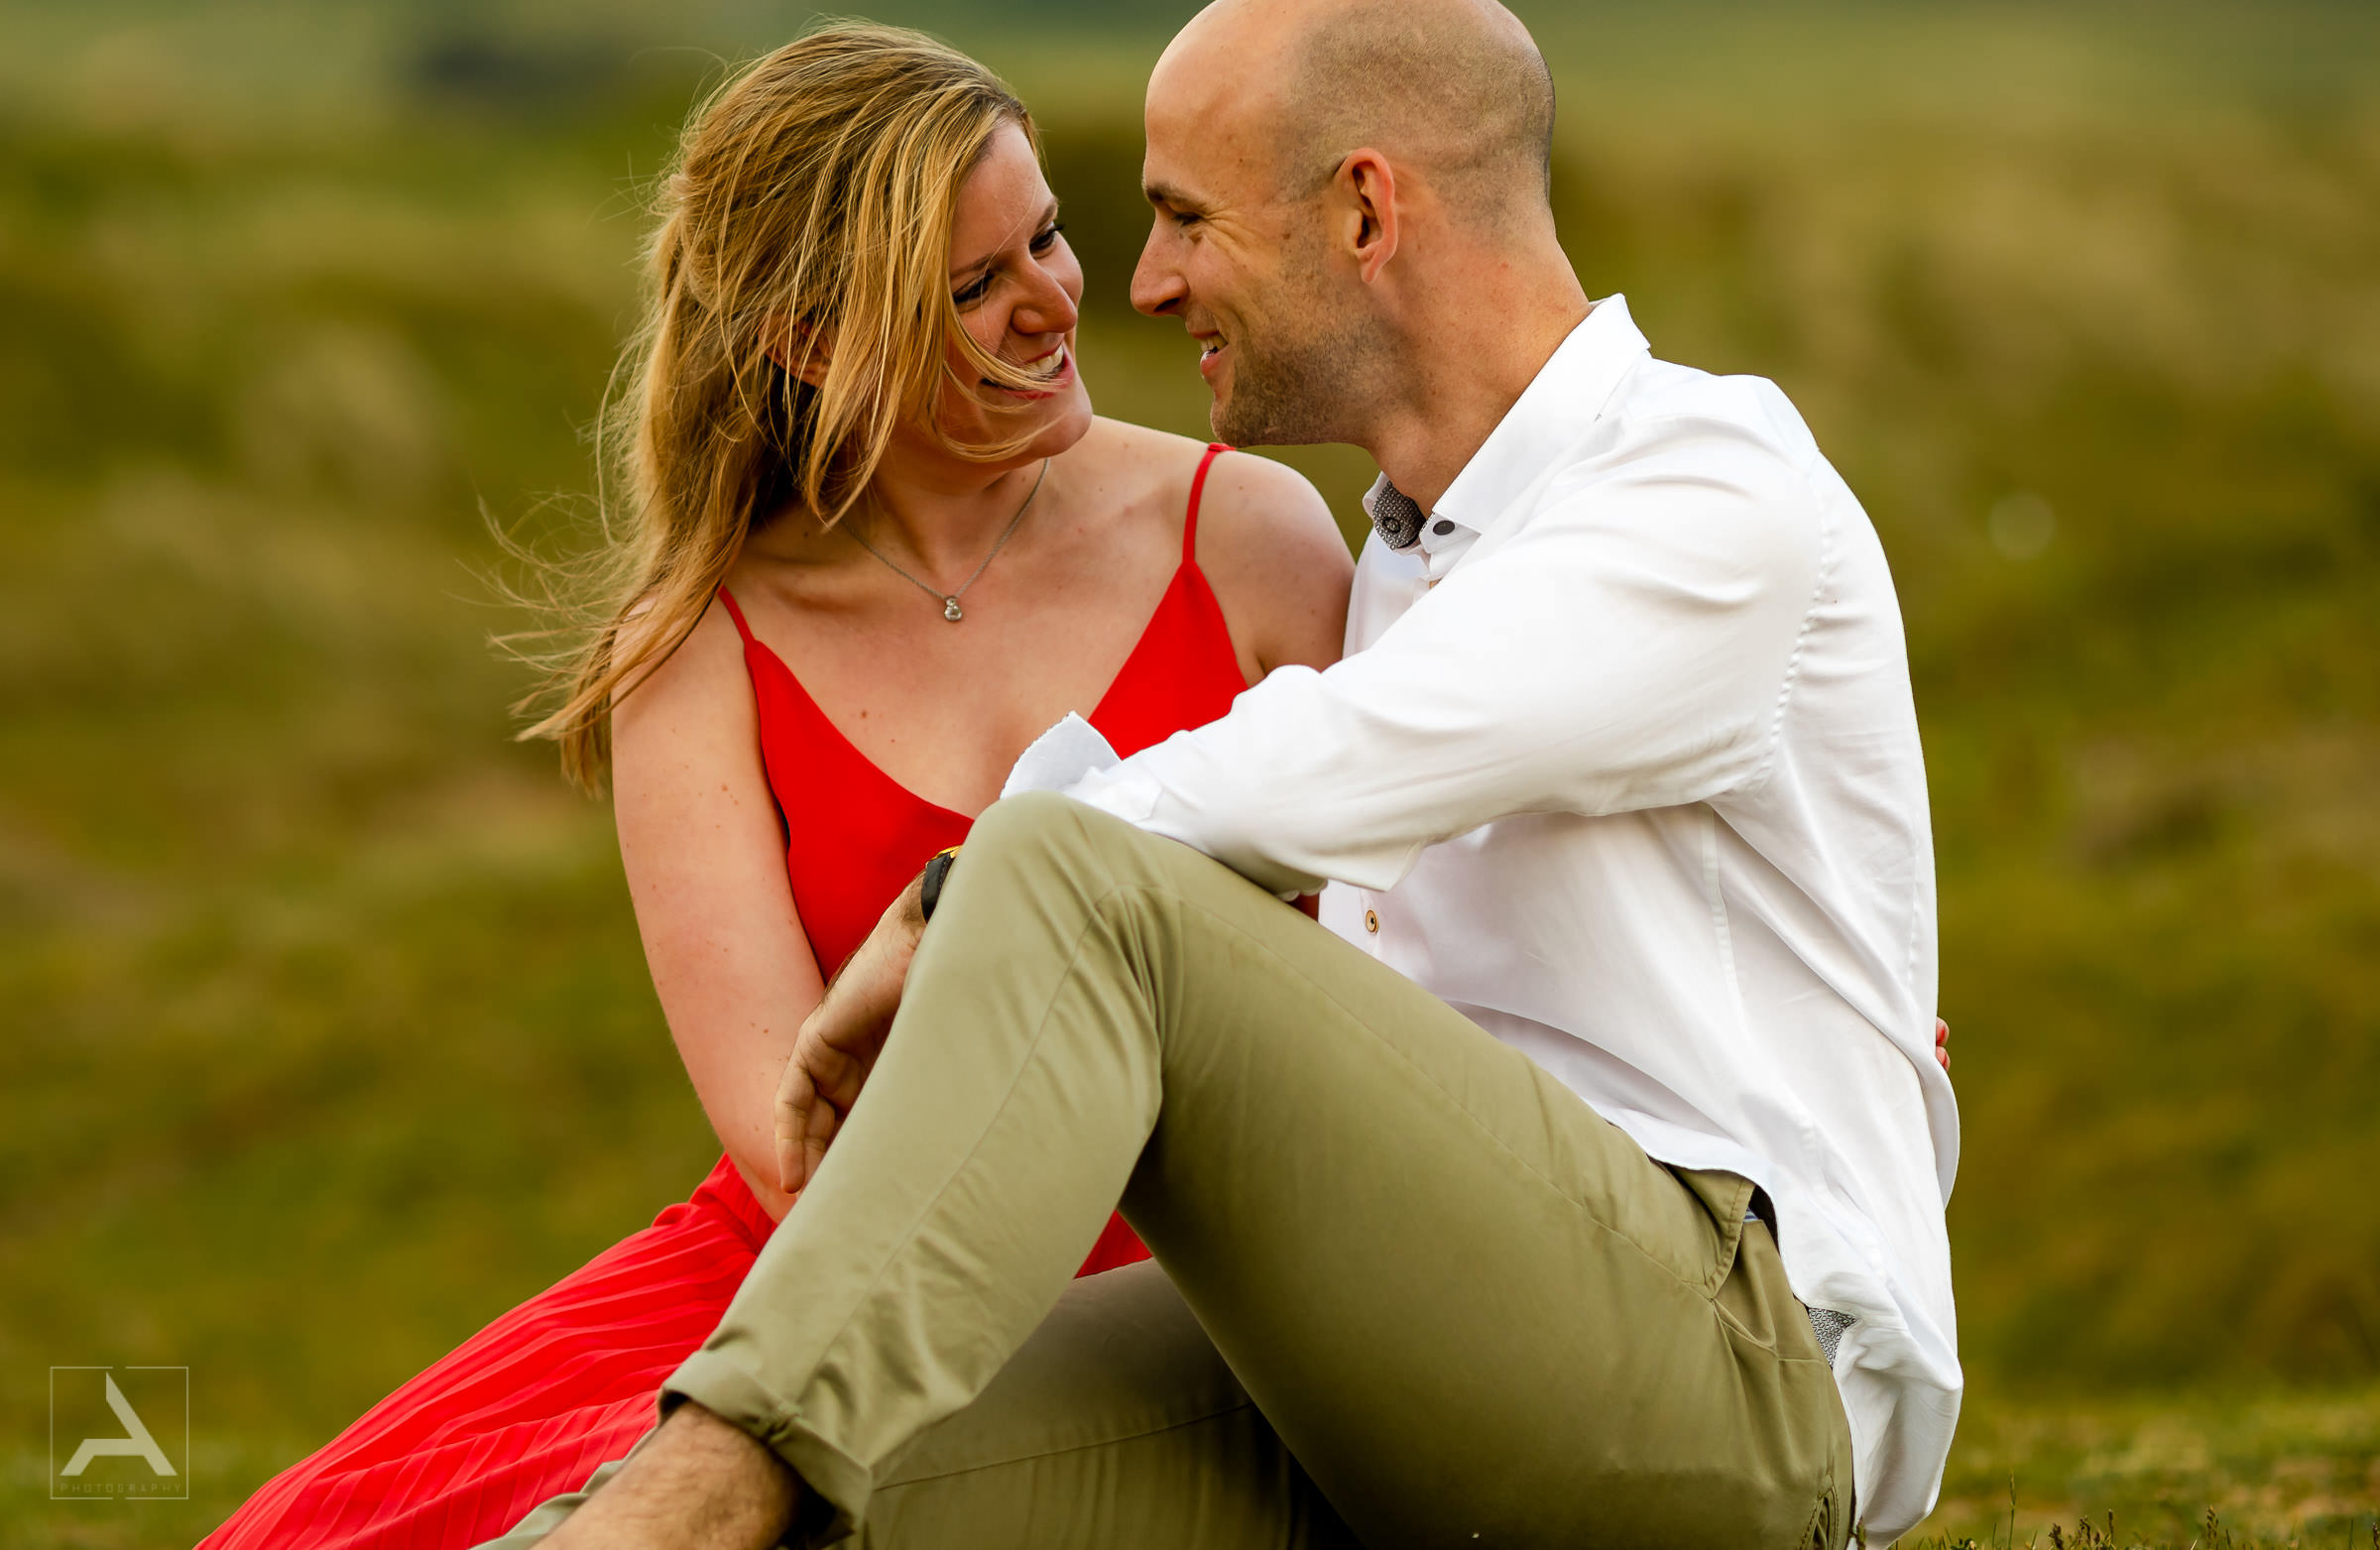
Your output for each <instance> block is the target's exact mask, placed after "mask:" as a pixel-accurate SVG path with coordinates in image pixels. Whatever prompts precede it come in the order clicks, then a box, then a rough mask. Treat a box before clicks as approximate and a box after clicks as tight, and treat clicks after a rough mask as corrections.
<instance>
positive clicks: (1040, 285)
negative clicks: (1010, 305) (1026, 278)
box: [1009, 268, 1079, 334]
mask: <svg viewBox="0 0 2380 1550" xmlns="http://www.w3.org/2000/svg"><path fill="white" fill-rule="evenodd" d="M1033 273H1034V275H1035V276H1036V277H1037V279H1036V283H1035V284H1034V286H1033V288H1032V290H1031V291H1030V292H1028V293H1027V294H1026V295H1025V296H1024V297H1023V298H1021V299H1019V300H1018V301H1017V303H1016V309H1015V310H1014V311H1013V312H1012V313H1011V314H1010V318H1009V326H1010V327H1011V328H1013V329H1014V330H1015V331H1016V332H1018V333H1027V334H1040V333H1064V332H1065V331H1066V330H1067V329H1069V328H1072V327H1073V326H1074V323H1075V318H1076V317H1077V316H1078V315H1079V314H1078V311H1077V309H1076V307H1075V303H1074V298H1073V297H1071V296H1069V295H1067V293H1066V288H1065V287H1064V286H1062V285H1060V284H1059V283H1058V279H1057V277H1056V276H1055V275H1052V274H1051V273H1050V272H1049V271H1047V270H1045V269H1039V268H1036V269H1035V270H1034V271H1033Z"/></svg>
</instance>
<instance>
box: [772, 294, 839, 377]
mask: <svg viewBox="0 0 2380 1550" xmlns="http://www.w3.org/2000/svg"><path fill="white" fill-rule="evenodd" d="M761 350H762V352H763V353H764V354H766V355H767V356H768V357H769V358H770V359H771V360H773V361H774V362H775V363H776V364H777V367H778V369H779V370H781V371H788V372H791V373H792V374H793V375H794V376H796V377H798V378H800V379H801V380H802V381H803V382H806V383H808V384H809V385H810V386H811V387H813V388H815V387H817V386H818V385H819V384H820V383H822V382H824V381H825V380H826V365H827V358H826V340H825V336H824V334H823V333H822V331H821V330H819V329H817V328H814V327H812V326H811V325H809V324H808V323H805V322H801V321H800V320H798V319H796V318H795V317H793V316H792V315H791V314H790V313H786V312H771V313H770V314H769V319H768V321H767V322H765V323H763V324H762V325H761Z"/></svg>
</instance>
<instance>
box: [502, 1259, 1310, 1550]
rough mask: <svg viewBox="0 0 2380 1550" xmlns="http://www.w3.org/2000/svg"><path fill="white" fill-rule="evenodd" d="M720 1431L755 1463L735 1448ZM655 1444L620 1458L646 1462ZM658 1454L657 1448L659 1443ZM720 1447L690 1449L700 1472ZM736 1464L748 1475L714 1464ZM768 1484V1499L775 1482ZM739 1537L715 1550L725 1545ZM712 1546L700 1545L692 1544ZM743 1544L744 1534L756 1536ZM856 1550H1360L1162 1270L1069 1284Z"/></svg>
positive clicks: (556, 1505)
mask: <svg viewBox="0 0 2380 1550" xmlns="http://www.w3.org/2000/svg"><path fill="white" fill-rule="evenodd" d="M711 1427H712V1428H716V1429H719V1430H720V1431H722V1432H723V1433H724V1438H725V1439H733V1440H734V1442H735V1443H736V1444H737V1448H736V1449H735V1450H734V1451H735V1452H738V1453H740V1452H742V1451H743V1450H745V1449H749V1448H750V1447H751V1444H750V1443H749V1442H747V1441H746V1440H745V1439H744V1438H743V1436H742V1434H741V1433H738V1432H735V1431H732V1430H725V1429H724V1428H723V1427H722V1425H721V1423H719V1422H716V1421H714V1422H712V1423H711ZM656 1435H657V1434H656V1433H651V1432H649V1433H647V1434H646V1437H645V1439H644V1440H643V1441H642V1442H640V1443H639V1444H638V1446H637V1448H636V1449H635V1450H634V1451H633V1452H632V1453H631V1454H630V1458H631V1459H639V1458H642V1457H644V1456H645V1455H648V1454H653V1453H654V1452H655V1450H654V1440H655V1437H656ZM667 1440H668V1439H663V1441H664V1442H666V1441H667ZM722 1440H723V1439H722V1437H721V1436H720V1435H717V1434H716V1433H713V1432H711V1431H709V1430H706V1432H705V1433H704V1434H702V1435H701V1436H700V1437H698V1438H697V1439H694V1440H691V1441H690V1442H688V1443H687V1444H686V1448H687V1451H688V1452H689V1453H690V1454H692V1455H693V1457H691V1458H688V1459H686V1460H685V1461H684V1462H685V1463H687V1464H688V1465H690V1466H692V1467H700V1465H701V1464H702V1463H704V1462H706V1461H705V1460H704V1458H703V1455H704V1453H705V1451H706V1450H712V1449H717V1448H718V1447H719V1445H720V1443H721V1441H722ZM626 1462H627V1461H619V1462H615V1463H611V1464H606V1465H605V1466H604V1467H603V1468H602V1469H600V1470H598V1471H596V1472H595V1475H594V1478H593V1479H591V1480H590V1481H588V1482H587V1484H586V1486H585V1487H584V1488H583V1489H582V1490H575V1491H571V1492H570V1493H568V1494H567V1495H561V1496H556V1497H554V1498H553V1499H552V1500H550V1501H548V1502H546V1503H545V1504H544V1505H542V1506H540V1507H539V1508H537V1510H536V1511H535V1512H533V1513H531V1514H530V1516H529V1517H528V1518H526V1519H525V1520H523V1521H522V1522H521V1523H520V1524H519V1525H518V1526H517V1527H515V1528H514V1529H513V1530H512V1532H510V1533H508V1534H506V1535H505V1536H504V1537H503V1538H501V1539H498V1540H494V1541H491V1542H490V1543H489V1544H488V1545H486V1546H484V1547H482V1550H530V1547H532V1546H535V1545H539V1544H542V1543H543V1542H544V1540H545V1537H546V1536H547V1535H548V1534H551V1533H552V1532H553V1531H554V1530H555V1529H557V1528H559V1527H560V1526H561V1525H562V1524H563V1523H564V1522H566V1521H568V1520H569V1518H570V1517H571V1516H572V1515H573V1514H574V1513H576V1511H577V1510H578V1509H579V1508H580V1507H581V1506H584V1505H585V1504H586V1503H587V1502H588V1501H589V1500H590V1499H593V1498H595V1497H596V1496H597V1493H598V1492H599V1491H601V1490H602V1489H603V1488H604V1487H605V1486H606V1485H607V1484H608V1483H609V1482H610V1481H611V1480H612V1479H613V1478H615V1477H616V1476H617V1475H618V1474H619V1473H620V1471H621V1470H622V1469H623V1468H624V1467H625V1464H626ZM707 1462H710V1463H712V1464H713V1465H719V1464H726V1465H730V1466H732V1465H734V1464H739V1463H747V1462H749V1461H747V1460H744V1459H740V1458H735V1457H732V1456H730V1457H725V1458H721V1457H719V1456H718V1455H717V1454H716V1453H713V1454H712V1456H711V1457H710V1458H709V1460H708V1461H707ZM768 1484H774V1483H773V1482H772V1483H768ZM692 1500H693V1504H692V1506H691V1509H690V1511H689V1510H687V1509H686V1508H685V1507H684V1506H682V1505H673V1504H666V1503H662V1504H653V1505H654V1506H657V1509H658V1511H659V1512H660V1514H661V1516H662V1517H663V1518H665V1519H667V1520H668V1525H669V1526H670V1527H672V1528H675V1527H680V1526H683V1524H684V1523H685V1521H686V1520H687V1518H688V1517H689V1516H692V1517H696V1518H702V1517H711V1518H714V1519H716V1518H725V1519H728V1520H734V1519H738V1518H742V1517H745V1516H748V1515H749V1513H748V1512H747V1510H746V1509H747V1508H749V1507H752V1506H754V1505H756V1503H755V1502H754V1501H752V1500H751V1499H750V1498H747V1497H743V1496H741V1495H739V1494H736V1493H732V1492H731V1493H727V1494H726V1495H725V1496H724V1498H723V1497H722V1496H721V1494H720V1493H717V1492H709V1491H704V1492H699V1493H693V1497H692ZM733 1536H734V1529H733V1528H732V1526H721V1527H719V1528H717V1530H716V1542H718V1543H721V1544H725V1543H729V1542H732V1541H733ZM691 1537H693V1538H694V1539H695V1540H696V1541H697V1542H706V1543H707V1542H709V1540H708V1539H707V1538H706V1536H703V1535H695V1536H691ZM748 1537H749V1536H748ZM848 1543H849V1544H850V1546H851V1547H852V1550H897V1547H911V1546H914V1547H920V1550H953V1547H959V1546H963V1547H965V1550H1057V1547H1061V1546H1067V1545H1079V1546H1084V1547H1097V1550H1127V1547H1129V1550H1226V1547H1228V1550H1357V1546H1356V1540H1355V1537H1354V1535H1352V1534H1351V1533H1349V1532H1348V1530H1347V1527H1346V1525H1345V1524H1343V1523H1342V1522H1341V1521H1340V1520H1339V1518H1338V1515H1337V1514H1336V1513H1335V1512H1333V1511H1332V1509H1331V1506H1330V1504H1329V1503H1328V1502H1327V1501H1325V1500H1324V1499H1323V1498H1322V1495H1321V1493H1320V1492H1319V1491H1317V1490H1315V1489H1314V1486H1313V1483H1312V1482H1311V1481H1309V1480H1308V1479H1307V1478H1306V1476H1305V1472H1304V1471H1302V1470H1300V1469H1299V1468H1298V1466H1297V1463H1296V1461H1295V1460H1293V1459H1291V1458H1290V1457H1289V1453H1288V1450H1287V1449H1285V1448H1283V1447H1282V1446H1281V1443H1280V1439H1279V1438H1277V1437H1275V1436H1274V1435H1273V1432H1272V1428H1271V1427H1270V1425H1268V1424H1267V1423H1266V1421H1265V1419H1264V1417H1263V1416H1262V1415H1260V1414H1258V1413H1257V1412H1256V1408H1255V1405H1254V1403H1253V1402H1252V1401H1250V1400H1249V1397H1248V1392H1247V1390H1246V1389H1244V1388H1242V1387H1241V1386H1240V1384H1239V1381H1238V1380H1237V1379H1236V1378H1234V1377H1233V1376H1232V1371H1231V1369H1230V1368H1228V1367H1226V1366H1225V1365H1224V1363H1223V1359H1222V1358H1221V1357H1220V1356H1218V1355H1217V1354H1216V1352H1215V1347H1214V1345H1213V1343H1211V1342H1210V1341H1209V1340H1208V1339H1207V1337H1206V1333H1205V1331H1203V1330H1201V1329H1200V1328H1199V1326H1198V1321H1197V1320H1196V1319H1194V1318H1192V1317H1191V1316H1190V1311H1189V1309H1188V1308H1186V1307H1185V1306H1183V1304H1182V1299H1181V1294H1180V1293H1179V1292H1177V1291H1175V1290H1174V1288H1173V1285H1172V1283H1171V1282H1170V1281H1168V1280H1167V1279H1166V1277H1165V1273H1164V1271H1163V1270H1161V1269H1159V1268H1158V1267H1157V1266H1156V1265H1155V1264H1152V1263H1142V1264H1135V1265H1129V1266H1127V1267H1125V1268H1124V1269H1120V1270H1111V1271H1109V1272H1107V1273H1106V1274H1104V1275H1094V1276H1088V1277H1086V1278H1084V1279H1082V1280H1078V1281H1075V1282H1074V1283H1073V1284H1071V1285H1070V1286H1068V1288H1067V1289H1066V1292H1065V1294H1064V1295H1063V1296H1062V1297H1060V1298H1059V1300H1058V1305H1057V1307H1056V1308H1055V1309H1054V1310H1053V1311H1052V1312H1051V1313H1050V1315H1049V1317H1048V1318H1046V1319H1043V1320H1042V1321H1041V1323H1040V1325H1039V1327H1038V1328H1036V1329H1035V1330H1034V1331H1033V1333H1032V1335H1031V1337H1030V1338H1028V1339H1027V1340H1026V1341H1025V1343H1024V1346H1023V1348H1022V1349H1021V1350H1019V1351H1018V1352H1017V1353H1016V1355H1015V1356H1014V1357H1013V1358H1011V1360H1010V1362H1009V1364H1008V1365H1007V1366H1006V1367H1004V1368H1002V1369H1001V1371H1000V1375H999V1376H997V1377H995V1378H994V1379H993V1380H992V1382H991V1385H990V1386H989V1387H987V1388H986V1389H985V1390H984V1392H983V1393H982V1394H980V1395H979V1396H977V1398H976V1399H975V1401H974V1402H973V1403H971V1404H969V1405H968V1406H967V1407H966V1408H965V1409H963V1410H960V1411H959V1412H958V1413H957V1414H955V1415H953V1416H951V1417H949V1418H948V1419H947V1420H944V1421H942V1422H940V1423H939V1424H937V1425H935V1426H933V1427H931V1428H929V1429H928V1430H927V1431H926V1432H925V1433H924V1434H923V1435H922V1436H921V1437H920V1438H919V1439H918V1440H917V1442H916V1443H915V1445H914V1446H912V1447H911V1448H909V1449H908V1450H907V1451H906V1452H905V1453H904V1454H902V1455H901V1457H900V1459H899V1461H898V1463H897V1464H895V1465H894V1466H892V1468H891V1469H890V1470H889V1471H888V1472H887V1473H886V1474H885V1476H884V1477H883V1479H881V1480H880V1481H879V1482H878V1483H877V1486H876V1490H875V1491H874V1492H873V1493H872V1494H871V1496H870V1498H869V1503H868V1517H867V1522H866V1525H865V1527H864V1528H863V1529H862V1531H861V1533H860V1535H859V1537H858V1538H857V1539H855V1540H852V1541H848Z"/></svg>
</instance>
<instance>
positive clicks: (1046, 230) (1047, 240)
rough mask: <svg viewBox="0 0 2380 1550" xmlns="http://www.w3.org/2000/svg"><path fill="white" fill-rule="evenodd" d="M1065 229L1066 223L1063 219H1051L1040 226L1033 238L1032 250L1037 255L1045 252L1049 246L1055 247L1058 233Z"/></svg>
mask: <svg viewBox="0 0 2380 1550" xmlns="http://www.w3.org/2000/svg"><path fill="white" fill-rule="evenodd" d="M1065 229H1066V223H1065V222H1064V221H1051V222H1050V223H1049V224H1048V225H1046V226H1044V227H1042V228H1041V230H1040V232H1039V233H1038V234H1037V235H1036V236H1035V237H1034V238H1033V252H1034V253H1035V254H1036V255H1038V254H1042V253H1047V252H1048V251H1049V250H1050V249H1051V248H1054V247H1056V246H1057V244H1058V233H1059V232H1061V231H1064V230H1065Z"/></svg>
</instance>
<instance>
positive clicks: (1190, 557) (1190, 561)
mask: <svg viewBox="0 0 2380 1550" xmlns="http://www.w3.org/2000/svg"><path fill="white" fill-rule="evenodd" d="M1230 450H1231V448H1230V447H1228V446H1225V445H1224V444H1223V443H1222V442H1220V441H1210V442H1208V443H1207V455H1206V456H1204V457H1202V458H1200V459H1199V460H1198V472H1197V473H1194V474H1192V475H1191V476H1190V515H1189V516H1187V517H1185V518H1183V519H1182V563H1183V564H1185V565H1195V564H1197V563H1198V498H1199V497H1200V496H1202V495H1204V494H1205V493H1206V489H1207V470H1208V469H1210V468H1212V467H1214V466H1215V459H1216V458H1218V457H1221V456H1222V455H1223V454H1224V453H1226V452H1229V451H1230Z"/></svg>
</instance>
